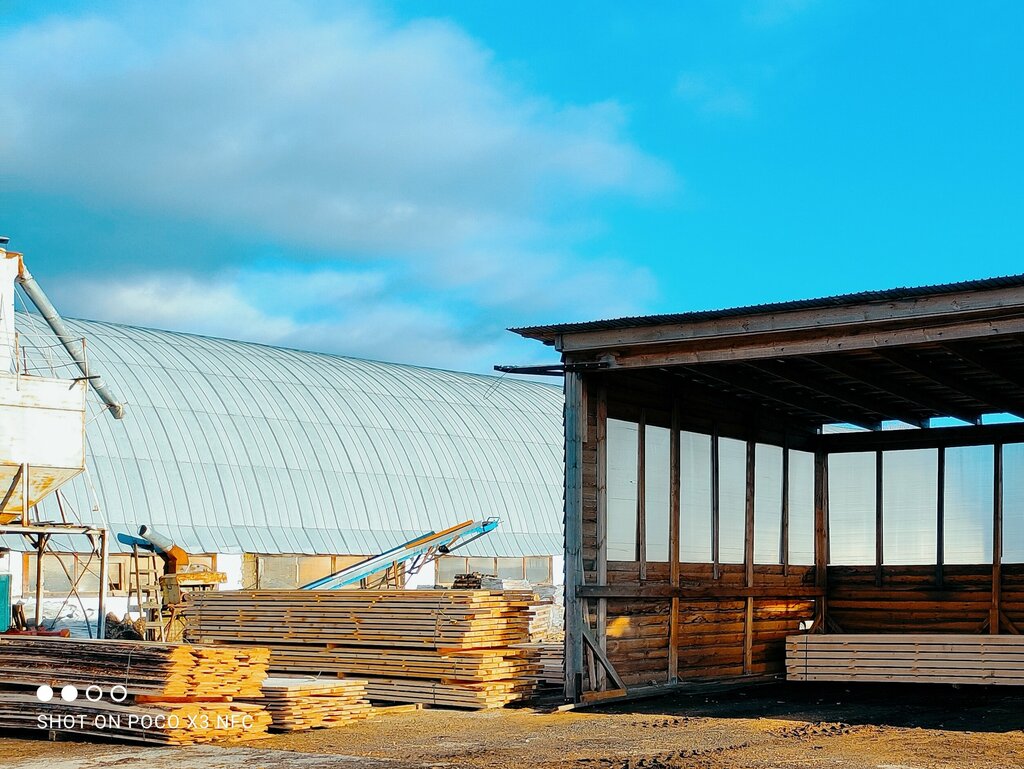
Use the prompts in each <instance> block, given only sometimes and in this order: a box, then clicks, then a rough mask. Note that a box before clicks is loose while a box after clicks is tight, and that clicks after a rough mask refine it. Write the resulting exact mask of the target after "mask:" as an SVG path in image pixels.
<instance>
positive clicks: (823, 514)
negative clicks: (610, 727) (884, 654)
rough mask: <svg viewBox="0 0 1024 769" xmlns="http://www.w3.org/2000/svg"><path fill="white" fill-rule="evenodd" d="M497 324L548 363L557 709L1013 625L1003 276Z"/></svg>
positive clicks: (1010, 286)
mask: <svg viewBox="0 0 1024 769" xmlns="http://www.w3.org/2000/svg"><path fill="white" fill-rule="evenodd" d="M515 331H516V332H517V333H519V334H521V335H523V336H525V337H529V338H533V339H537V340H540V341H542V342H544V343H545V344H548V345H553V346H554V347H555V349H557V350H558V351H559V352H560V353H561V355H562V361H563V366H564V374H565V395H566V405H565V441H566V443H565V445H566V451H565V460H566V475H565V589H566V649H565V651H566V664H565V687H566V695H567V697H569V698H571V699H573V700H576V701H581V700H583V701H586V700H594V699H600V698H603V697H611V696H619V695H623V694H627V695H637V694H641V693H648V692H650V691H655V690H661V689H665V688H673V687H677V686H685V685H687V684H689V683H692V682H707V681H713V682H723V681H728V680H754V679H760V678H764V677H767V676H777V675H779V674H781V673H782V672H783V671H784V666H785V639H786V638H787V637H788V636H792V635H794V634H798V633H801V632H812V633H825V634H839V633H842V634H857V633H860V634H879V633H882V634H885V633H892V634H958V635H972V634H973V635H982V634H985V635H990V634H1003V635H1017V634H1018V633H1019V630H1021V629H1024V565H1021V564H1020V563H1018V562H1016V561H1024V422H1022V421H1021V419H1022V418H1024V275H1022V276H1013V277H1006V278H993V279H988V280H980V281H973V282H968V283H959V284H954V285H942V286H928V287H922V288H901V289H893V290H887V291H878V292H869V293H862V294H854V295H846V296H837V297H829V298H824V299H814V300H808V301H796V302H786V303H779V304H771V305H761V306H756V307H744V308H737V309H727V310H719V311H708V312H693V313H685V314H679V315H662V316H651V317H639V318H626V319H620V320H606V321H596V322H591V323H576V324H567V325H554V326H543V327H533V328H520V329H515ZM537 373H540V372H539V371H538V372H537ZM990 415H991V416H990ZM983 417H984V419H983ZM1011 555H1012V558H1011V557H1010V556H1011ZM1011 560H1014V561H1015V562H1013V563H1011V562H1010V561H1011ZM1022 651H1024V650H1022ZM623 690H625V691H623Z"/></svg>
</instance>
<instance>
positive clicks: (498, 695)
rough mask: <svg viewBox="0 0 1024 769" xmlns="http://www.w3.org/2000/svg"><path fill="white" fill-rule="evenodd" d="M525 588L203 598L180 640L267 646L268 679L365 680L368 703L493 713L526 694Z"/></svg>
mask: <svg viewBox="0 0 1024 769" xmlns="http://www.w3.org/2000/svg"><path fill="white" fill-rule="evenodd" d="M533 601H534V596H533V594H532V593H531V592H528V591H507V592H501V591H488V590H443V591H442V590H343V591H319V592H318V591H307V590H300V591H255V592H250V591H239V592H230V593H228V592H224V593H202V594H196V595H194V596H193V597H192V598H191V601H190V604H189V606H188V607H187V609H186V612H185V617H186V623H187V632H188V637H189V638H190V639H192V640H195V641H199V642H203V643H232V644H233V643H253V642H258V643H261V644H265V645H268V646H270V648H271V663H270V664H271V670H273V671H274V672H275V673H284V674H293V673H320V674H323V673H331V674H336V675H342V676H352V677H357V678H359V679H365V680H366V692H367V695H368V696H369V698H370V699H371V700H375V701H383V702H406V703H424V704H435V705H448V706H454V707H467V708H485V707H499V706H502V705H506V704H508V703H509V702H512V701H514V700H518V699H523V698H525V697H528V696H529V695H530V694H531V693H532V691H533V688H534V685H535V680H534V679H535V674H536V666H535V664H534V663H533V662H531V660H530V659H529V658H528V657H527V655H526V652H525V651H524V650H522V649H516V648H513V646H514V644H517V643H524V642H526V641H528V640H529V636H528V634H529V621H530V615H529V607H530V605H531V603H532V602H533Z"/></svg>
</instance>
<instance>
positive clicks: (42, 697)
mask: <svg viewBox="0 0 1024 769" xmlns="http://www.w3.org/2000/svg"><path fill="white" fill-rule="evenodd" d="M36 697H38V698H39V701H40V702H49V701H50V700H52V699H53V689H51V688H50V687H49V686H47V685H46V684H43V685H42V686H40V687H39V688H38V689H36Z"/></svg>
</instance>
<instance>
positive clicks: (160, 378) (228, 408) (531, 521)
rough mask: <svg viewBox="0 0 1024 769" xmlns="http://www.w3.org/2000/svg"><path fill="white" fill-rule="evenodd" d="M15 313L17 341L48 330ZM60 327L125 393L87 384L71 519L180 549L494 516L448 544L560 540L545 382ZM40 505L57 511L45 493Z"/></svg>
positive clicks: (364, 540) (286, 548)
mask: <svg viewBox="0 0 1024 769" xmlns="http://www.w3.org/2000/svg"><path fill="white" fill-rule="evenodd" d="M18 321H19V329H20V330H21V331H22V333H23V334H24V335H25V336H26V337H27V338H28V339H29V341H28V343H27V344H28V345H31V344H33V343H35V344H39V345H45V344H53V343H54V342H56V340H55V339H54V337H53V335H52V334H51V333H50V332H49V330H48V329H47V328H46V327H45V326H44V325H43V322H42V320H41V319H40V318H38V317H37V316H34V315H25V314H19V319H18ZM68 326H69V327H70V329H71V330H72V332H73V333H75V334H80V335H81V336H83V337H85V338H86V340H87V351H88V359H89V362H90V364H92V365H94V366H95V367H96V371H97V372H98V373H100V374H101V375H102V376H103V378H104V379H105V380H106V381H107V382H108V383H109V384H110V386H111V387H112V388H113V390H114V392H115V393H117V395H118V397H120V398H122V399H123V400H124V401H126V402H127V404H128V409H127V413H126V415H125V418H124V419H123V420H121V421H116V420H114V419H111V418H110V417H109V416H107V415H105V414H103V413H101V409H100V407H99V405H98V403H94V402H92V399H90V406H89V409H90V414H89V423H88V427H87V430H86V433H87V448H88V472H89V475H90V477H91V479H92V484H93V487H94V488H95V492H96V497H98V500H94V499H93V497H92V492H91V491H90V489H89V487H88V484H87V483H86V481H85V479H84V477H83V476H79V477H78V478H76V479H75V480H74V481H72V482H71V483H69V484H68V485H67V486H65V487H64V492H65V496H66V498H67V500H68V501H69V502H70V504H71V506H72V508H73V511H74V514H75V517H77V518H78V519H79V520H82V521H83V522H88V523H105V524H106V525H107V526H108V528H109V529H110V530H111V531H113V532H134V531H136V530H137V528H138V526H139V525H140V524H144V523H145V524H150V525H152V526H153V527H154V528H156V529H157V530H159V531H161V532H163V533H165V534H167V535H168V536H170V537H171V538H173V539H174V540H175V541H176V542H177V543H178V544H179V545H180V546H181V547H183V548H185V549H186V550H187V551H192V552H218V553H232V552H235V553H237V552H258V553H337V554H372V553H377V552H381V551H383V550H385V549H387V548H390V547H393V546H395V545H397V544H401V543H402V542H405V541H408V540H409V539H412V538H413V537H416V536H418V535H420V534H422V533H424V532H426V531H430V530H440V529H442V528H446V527H448V526H451V525H453V524H455V523H458V522H460V521H463V520H466V519H469V518H473V519H481V518H484V517H487V516H498V517H499V518H501V525H500V526H499V528H498V530H497V531H495V532H493V533H491V534H488V535H487V536H486V537H484V538H483V539H481V540H479V541H478V542H476V543H474V544H471V545H469V546H467V547H466V548H465V549H464V551H463V552H465V553H466V554H467V555H474V554H480V555H507V556H516V555H545V554H555V553H560V552H561V548H562V534H561V519H562V512H561V509H562V392H561V389H560V388H558V387H553V386H551V385H544V384H537V383H532V382H524V381H520V380H513V379H498V378H496V377H490V376H479V375H473V374H459V373H453V372H449V371H439V370H434V369H426V368H417V367H413V366H403V365H396V364H391V363H378V362H374V361H367V360H357V359H353V358H343V357H338V356H333V355H323V354H318V353H310V352H299V351H296V350H288V349H280V348H274V347H267V346H263V345H257V344H248V343H243V342H233V341H227V340H223V339H211V338H207V337H201V336H194V335H190V334H179V333H172V332H167V331H154V330H148V329H141V328H133V327H129V326H121V325H116V324H111V323H98V322H93V321H68ZM60 352H61V353H62V351H60ZM33 355H34V356H35V359H34V360H33V359H32V356H33ZM29 356H30V360H29V368H30V370H33V371H36V372H38V373H40V374H46V375H54V374H53V373H51V371H50V366H51V365H53V364H52V361H54V360H56V361H59V362H60V363H64V362H65V361H66V360H67V358H66V356H63V355H62V354H61V355H58V354H57V351H54V350H52V349H51V350H49V351H43V352H40V351H39V350H34V351H33V350H32V348H31V347H29ZM56 375H57V376H72V374H70V373H69V371H68V369H67V368H64V369H62V370H61V371H60V372H59V373H57V374H56ZM97 501H98V503H99V512H96V511H95V503H96V502H97ZM41 507H43V508H45V509H44V510H43V511H42V512H43V513H44V517H46V518H48V519H50V520H55V519H56V520H59V512H58V511H57V508H56V504H55V503H54V500H53V496H52V495H51V497H49V498H48V499H47V500H46V504H44V505H41ZM112 539H113V538H112ZM116 546H117V545H116V544H115V543H113V542H112V547H116Z"/></svg>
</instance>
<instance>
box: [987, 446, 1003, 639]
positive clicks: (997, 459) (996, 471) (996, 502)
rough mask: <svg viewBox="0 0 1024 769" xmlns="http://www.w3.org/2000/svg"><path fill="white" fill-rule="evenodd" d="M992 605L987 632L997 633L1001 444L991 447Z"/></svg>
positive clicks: (1000, 588)
mask: <svg viewBox="0 0 1024 769" xmlns="http://www.w3.org/2000/svg"><path fill="white" fill-rule="evenodd" d="M992 452H993V454H992V460H993V461H992V464H993V468H992V607H991V609H990V611H989V615H988V632H989V633H992V634H998V633H999V628H1000V624H1001V621H1000V614H1001V612H1002V601H1003V446H1002V444H1000V443H997V444H996V445H995V446H993V447H992Z"/></svg>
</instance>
